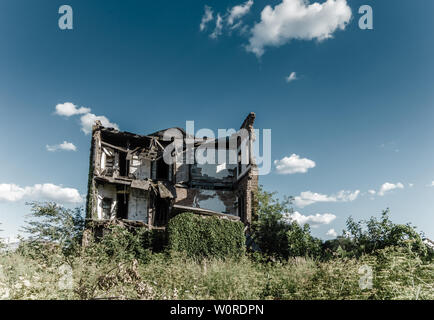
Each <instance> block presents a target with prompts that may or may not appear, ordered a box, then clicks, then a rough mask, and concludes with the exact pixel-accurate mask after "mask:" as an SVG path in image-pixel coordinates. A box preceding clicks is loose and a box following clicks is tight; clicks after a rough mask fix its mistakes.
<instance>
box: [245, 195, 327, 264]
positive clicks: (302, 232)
mask: <svg viewBox="0 0 434 320" xmlns="http://www.w3.org/2000/svg"><path fill="white" fill-rule="evenodd" d="M275 195H276V193H275V192H272V193H270V192H266V191H264V190H263V189H262V187H259V188H258V192H257V194H256V197H255V199H256V203H255V213H256V219H255V220H254V221H253V222H252V237H253V239H254V241H255V242H256V244H257V245H258V246H259V247H260V249H261V251H262V252H263V253H264V254H266V255H268V256H276V257H279V258H285V259H286V258H288V257H294V256H306V255H309V256H316V255H317V254H319V253H320V248H321V241H320V240H319V239H315V238H313V237H312V236H311V234H310V227H309V225H308V224H305V225H304V226H303V227H301V226H299V225H298V224H297V223H296V222H295V221H292V220H290V219H287V218H286V217H287V215H288V214H289V215H290V214H291V213H293V212H294V210H293V208H292V207H291V204H292V199H293V198H292V197H285V198H284V200H283V201H280V200H279V199H277V198H275Z"/></svg>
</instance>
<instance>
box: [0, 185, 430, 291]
mask: <svg viewBox="0 0 434 320" xmlns="http://www.w3.org/2000/svg"><path fill="white" fill-rule="evenodd" d="M256 199H257V200H258V202H257V203H256V217H257V218H256V221H255V222H254V224H253V226H252V238H253V239H254V241H255V242H256V245H257V246H259V248H260V249H261V251H260V252H259V251H255V252H253V251H252V250H249V249H248V250H247V251H245V249H244V241H245V237H244V233H243V228H244V226H243V225H242V224H240V223H233V222H231V221H227V220H222V219H217V218H213V219H204V218H201V217H199V216H197V215H194V214H191V213H186V214H181V215H178V216H176V217H175V218H173V220H172V221H171V222H170V224H169V226H168V244H167V246H166V247H165V250H163V251H161V250H155V247H156V243H161V241H159V240H158V239H159V238H160V237H161V234H159V235H157V234H154V233H153V232H151V231H150V230H147V229H135V230H134V231H131V230H128V229H127V228H125V227H122V226H119V225H111V226H109V227H108V228H107V229H106V231H105V232H104V234H103V235H102V236H101V237H100V238H99V239H98V240H95V239H91V240H90V241H88V243H87V245H86V246H85V247H83V246H81V236H82V233H83V226H84V219H83V216H82V212H81V210H80V209H76V210H70V209H65V208H63V207H60V206H57V205H55V204H53V203H47V204H40V203H33V204H31V216H30V220H29V221H28V223H27V225H26V227H25V230H26V231H27V232H29V233H30V237H29V238H28V240H26V241H22V242H21V245H20V247H19V249H18V250H17V251H15V252H6V253H2V254H0V298H6V299H109V298H110V299H434V263H433V261H432V258H433V252H432V250H428V249H427V247H426V246H425V245H424V243H423V242H422V238H421V236H420V235H419V234H418V233H417V232H416V230H415V228H414V227H412V226H411V225H399V224H394V223H393V222H392V221H391V219H390V212H389V210H385V211H384V212H383V213H382V215H381V217H380V218H379V219H377V218H374V217H373V218H371V219H369V220H367V221H359V222H356V221H354V220H353V219H351V218H350V219H348V221H347V230H346V231H344V233H343V234H342V235H341V236H340V237H338V238H337V239H335V240H332V241H326V242H324V243H323V242H322V241H321V240H319V239H316V238H314V237H312V235H311V234H310V230H309V226H307V225H305V226H303V227H301V226H299V225H298V224H296V223H294V222H293V221H291V220H288V218H287V215H285V213H287V212H291V211H290V210H291V207H290V205H291V199H290V198H288V199H285V200H284V201H282V202H281V201H279V200H277V199H276V198H275V196H274V194H271V193H267V192H264V191H262V190H260V192H259V194H258V195H257V197H256ZM160 249H161V248H160ZM156 251H161V252H156ZM367 270H369V272H371V274H372V277H371V278H370V279H368V280H369V281H371V285H372V286H368V287H364V286H362V285H361V283H360V281H361V279H362V278H363V277H364V276H366V275H367V274H366V271H367Z"/></svg>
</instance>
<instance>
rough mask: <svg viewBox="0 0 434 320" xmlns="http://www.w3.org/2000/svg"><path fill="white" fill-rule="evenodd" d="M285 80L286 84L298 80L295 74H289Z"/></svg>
mask: <svg viewBox="0 0 434 320" xmlns="http://www.w3.org/2000/svg"><path fill="white" fill-rule="evenodd" d="M285 79H286V82H288V83H290V82H292V81H295V80H297V79H298V78H297V73H295V72H291V73H290V75H289V76H287V77H286V78H285Z"/></svg>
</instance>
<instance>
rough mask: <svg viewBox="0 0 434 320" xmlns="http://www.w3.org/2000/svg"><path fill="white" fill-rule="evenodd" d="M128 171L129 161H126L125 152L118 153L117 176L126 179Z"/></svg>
mask: <svg viewBox="0 0 434 320" xmlns="http://www.w3.org/2000/svg"><path fill="white" fill-rule="evenodd" d="M129 171H130V160H127V153H126V152H119V175H120V176H121V177H128V173H129Z"/></svg>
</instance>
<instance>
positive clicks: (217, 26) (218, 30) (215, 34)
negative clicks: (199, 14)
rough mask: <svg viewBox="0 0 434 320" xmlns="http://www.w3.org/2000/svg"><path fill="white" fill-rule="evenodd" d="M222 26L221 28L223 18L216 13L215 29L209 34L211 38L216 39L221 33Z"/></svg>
mask: <svg viewBox="0 0 434 320" xmlns="http://www.w3.org/2000/svg"><path fill="white" fill-rule="evenodd" d="M222 28H223V18H222V17H221V15H220V13H217V19H216V23H215V29H214V31H213V32H212V33H211V34H210V35H209V36H210V37H211V38H213V39H217V37H218V36H220V35H221V34H222Z"/></svg>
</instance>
